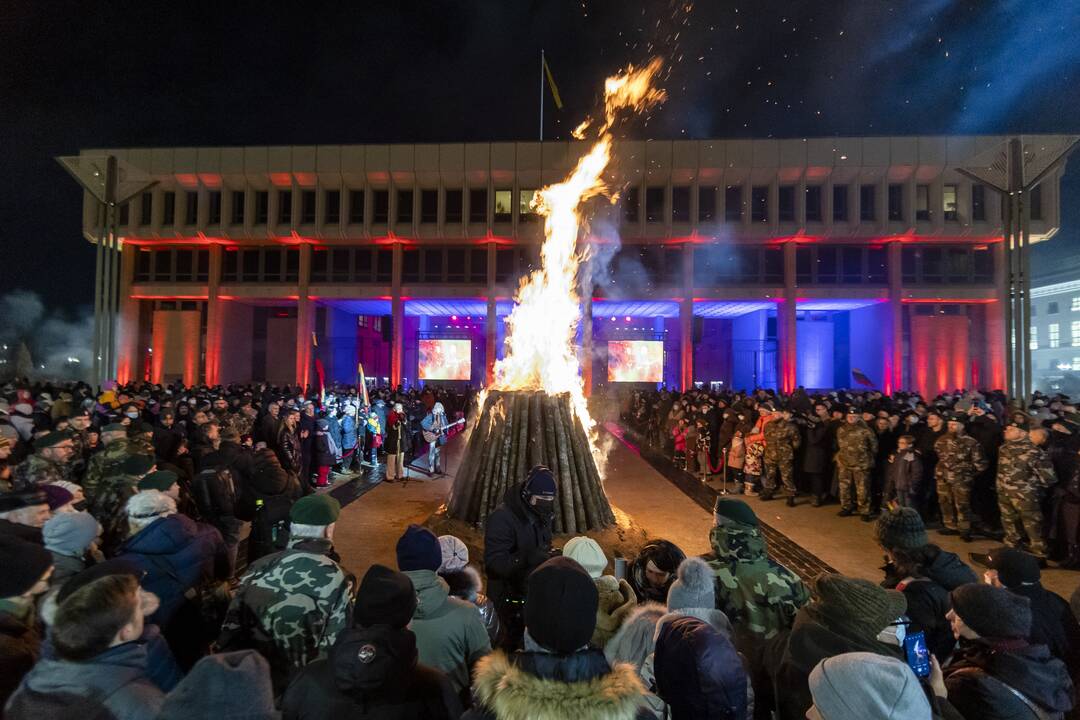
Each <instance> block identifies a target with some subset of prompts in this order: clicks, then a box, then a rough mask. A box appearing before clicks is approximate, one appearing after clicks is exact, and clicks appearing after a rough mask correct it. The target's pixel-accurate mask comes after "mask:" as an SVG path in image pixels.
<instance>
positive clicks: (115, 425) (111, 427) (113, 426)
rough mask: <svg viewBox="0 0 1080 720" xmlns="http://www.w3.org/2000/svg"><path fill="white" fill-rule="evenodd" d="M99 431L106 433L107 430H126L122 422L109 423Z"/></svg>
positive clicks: (124, 431) (123, 431)
mask: <svg viewBox="0 0 1080 720" xmlns="http://www.w3.org/2000/svg"><path fill="white" fill-rule="evenodd" d="M101 432H103V433H107V432H122V433H126V432H127V425H124V424H122V423H109V424H108V425H106V426H105V427H103V428H101Z"/></svg>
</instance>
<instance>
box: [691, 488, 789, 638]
mask: <svg viewBox="0 0 1080 720" xmlns="http://www.w3.org/2000/svg"><path fill="white" fill-rule="evenodd" d="M713 516H714V520H715V522H716V526H715V527H713V529H712V531H711V532H710V534H709V541H710V543H711V545H712V549H713V553H712V557H711V558H710V559H709V560H708V563H709V566H710V567H711V568H712V571H713V573H714V574H715V575H716V583H717V584H716V606H717V607H718V608H719V609H720V610H722V611H723V612H724V614H725V615H726V616H727V617H728V618H729V619H730V620H731V621H732V622H733V623H734V624H735V626H736V627H737V628H738V629H739V632H740V633H741V634H743V635H745V636H746V637H747V638H748V640H747V641H748V642H755V643H756V642H759V641H761V640H766V639H769V638H771V637H774V636H775V635H776V634H777V633H779V632H781V631H783V630H787V629H789V628H790V627H791V624H792V622H793V621H794V619H795V614H796V613H797V612H798V610H799V608H801V607H802V606H803V605H805V604H806V602H807V601H808V600H809V598H810V594H809V592H808V591H807V589H806V586H805V585H803V582H802V580H801V579H800V578H799V576H798V575H796V574H795V573H793V572H792V571H790V570H788V569H787V568H786V567H784V566H783V565H780V564H779V563H777V562H775V561H773V560H772V559H771V558H769V554H768V550H767V548H766V545H765V539H764V538H763V537H762V536H761V529H760V527H759V523H758V518H757V515H755V514H754V511H753V510H752V509H751V508H750V506H749V505H747V504H746V503H745V502H743V501H742V500H737V499H734V498H726V497H724V496H720V497H718V498H717V499H716V504H715V506H714V508H713ZM751 639H752V640H751Z"/></svg>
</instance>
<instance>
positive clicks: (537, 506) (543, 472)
mask: <svg viewBox="0 0 1080 720" xmlns="http://www.w3.org/2000/svg"><path fill="white" fill-rule="evenodd" d="M557 491H558V487H557V485H556V483H555V475H554V474H553V473H552V472H551V470H549V469H548V468H546V467H544V466H543V465H537V466H536V467H534V468H533V469H532V470H530V471H529V475H528V477H526V478H525V480H524V481H522V482H521V483H519V484H517V485H513V486H511V487H510V488H508V489H507V491H506V494H505V495H504V496H503V501H502V503H501V504H500V505H499V506H498V507H496V508H495V509H494V510H493V511H492V512H491V514H490V515H489V516H488V518H487V522H485V524H484V570H485V571H486V573H487V578H488V594H489V595H490V596H491V600H492V602H494V603H495V609H496V610H497V611H498V613H499V624H500V625H501V626H502V629H503V639H502V642H501V643H500V645H501V646H502V647H504V648H508V649H511V650H514V649H517V648H519V647H521V642H522V636H523V633H524V629H525V628H524V622H523V618H522V603H523V601H524V599H525V587H526V580H527V578H528V577H529V574H530V573H531V572H532V571H533V570H534V569H535V568H537V567H539V565H540V564H541V563H543V562H544V561H545V560H547V559H548V558H549V557H550V556H551V532H552V530H551V529H552V524H553V523H554V521H555V497H556V494H557Z"/></svg>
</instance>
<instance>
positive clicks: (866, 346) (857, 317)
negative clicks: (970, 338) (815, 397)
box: [847, 303, 966, 390]
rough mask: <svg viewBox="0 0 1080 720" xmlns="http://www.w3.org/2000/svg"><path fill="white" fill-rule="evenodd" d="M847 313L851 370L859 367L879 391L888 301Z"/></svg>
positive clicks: (886, 329) (882, 379)
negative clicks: (849, 331)
mask: <svg viewBox="0 0 1080 720" xmlns="http://www.w3.org/2000/svg"><path fill="white" fill-rule="evenodd" d="M848 315H849V318H850V321H851V325H850V329H851V336H850V342H851V344H850V348H851V349H850V355H849V357H850V358H851V370H855V369H858V370H861V371H862V372H863V374H865V375H866V376H867V377H868V378H870V380H871V381H873V383H874V387H875V388H877V389H878V390H881V389H883V388H884V387H885V360H886V352H887V337H886V334H887V333H888V332H889V329H890V325H889V318H890V315H889V306H888V303H878V304H876V305H870V306H868V307H864V308H859V309H858V310H852V311H851V312H850V313H849V314H848ZM965 337H966V335H965ZM848 378H849V379H848V383H847V384H848V385H849V386H854V385H855V381H854V380H853V379H851V375H850V374H849V375H848Z"/></svg>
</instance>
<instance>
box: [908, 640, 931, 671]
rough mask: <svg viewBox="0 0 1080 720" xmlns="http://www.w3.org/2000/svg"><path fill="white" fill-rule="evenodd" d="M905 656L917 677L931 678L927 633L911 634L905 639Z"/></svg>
mask: <svg viewBox="0 0 1080 720" xmlns="http://www.w3.org/2000/svg"><path fill="white" fill-rule="evenodd" d="M904 655H906V656H907V664H908V667H910V668H911V669H912V671H913V672H914V673H915V675H916V676H917V677H921V678H924V677H930V650H929V648H927V647H926V634H925V633H923V632H916V633H910V634H909V635H908V636H907V637H905V638H904Z"/></svg>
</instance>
